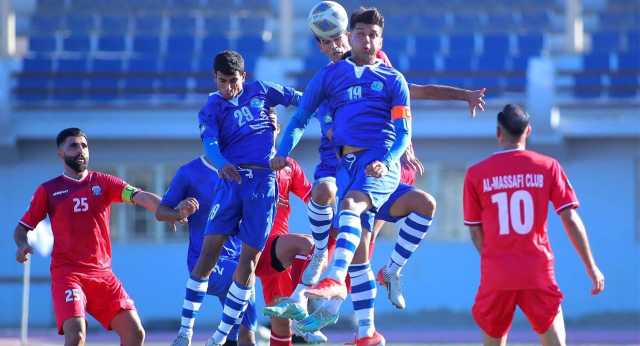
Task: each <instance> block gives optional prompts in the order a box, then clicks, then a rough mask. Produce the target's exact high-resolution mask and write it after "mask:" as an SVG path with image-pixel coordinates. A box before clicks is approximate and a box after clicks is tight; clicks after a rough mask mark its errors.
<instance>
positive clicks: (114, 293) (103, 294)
mask: <svg viewBox="0 0 640 346" xmlns="http://www.w3.org/2000/svg"><path fill="white" fill-rule="evenodd" d="M51 295H52V297H53V310H54V313H55V315H56V324H57V326H58V333H59V334H61V335H62V334H63V331H62V325H63V323H64V321H66V320H68V319H69V318H72V317H83V318H84V317H85V316H86V313H87V312H88V313H89V314H91V316H93V317H95V319H96V320H98V322H100V324H102V326H103V327H104V328H105V329H107V330H111V320H113V318H114V317H116V315H117V314H118V313H120V311H125V310H135V305H134V304H133V300H131V298H129V295H128V294H127V292H126V291H125V290H124V287H123V286H122V283H121V282H120V280H118V278H117V277H116V276H115V274H113V273H112V272H106V273H104V274H80V273H74V274H66V275H57V276H52V278H51Z"/></svg>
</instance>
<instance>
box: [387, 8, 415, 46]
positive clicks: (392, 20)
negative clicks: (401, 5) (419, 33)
mask: <svg viewBox="0 0 640 346" xmlns="http://www.w3.org/2000/svg"><path fill="white" fill-rule="evenodd" d="M415 21H416V18H415V16H407V15H405V14H401V15H394V14H390V15H388V16H384V26H385V27H386V28H393V31H392V32H389V33H390V34H393V35H400V36H405V37H406V35H408V34H411V33H413V32H414V31H415V30H416V26H417V25H415V24H414V23H415ZM387 38H388V37H387V36H386V35H385V38H384V39H385V45H386V43H387Z"/></svg>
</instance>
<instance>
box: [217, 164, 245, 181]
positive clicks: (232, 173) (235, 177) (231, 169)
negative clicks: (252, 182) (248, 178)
mask: <svg viewBox="0 0 640 346" xmlns="http://www.w3.org/2000/svg"><path fill="white" fill-rule="evenodd" d="M218 175H219V176H220V178H222V179H225V180H229V181H235V182H236V183H238V184H240V183H241V182H242V179H241V178H240V173H238V169H236V167H235V166H234V165H232V164H230V163H229V164H226V165H224V167H222V169H220V170H219V171H218Z"/></svg>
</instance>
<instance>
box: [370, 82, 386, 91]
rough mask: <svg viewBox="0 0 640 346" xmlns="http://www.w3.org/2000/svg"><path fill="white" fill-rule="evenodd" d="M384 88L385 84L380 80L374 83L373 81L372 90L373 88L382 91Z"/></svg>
mask: <svg viewBox="0 0 640 346" xmlns="http://www.w3.org/2000/svg"><path fill="white" fill-rule="evenodd" d="M383 88H384V85H383V84H382V82H381V81H379V80H377V81H374V82H373V83H371V90H373V91H382V89H383Z"/></svg>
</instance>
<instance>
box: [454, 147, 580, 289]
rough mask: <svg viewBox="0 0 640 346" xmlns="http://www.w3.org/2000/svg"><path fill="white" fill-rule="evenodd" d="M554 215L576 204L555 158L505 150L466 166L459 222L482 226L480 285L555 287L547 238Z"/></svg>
mask: <svg viewBox="0 0 640 346" xmlns="http://www.w3.org/2000/svg"><path fill="white" fill-rule="evenodd" d="M549 201H551V203H553V206H554V208H555V210H556V212H560V211H561V210H563V209H565V208H577V207H578V200H577V198H576V195H575V193H574V191H573V188H572V187H571V184H570V183H569V180H568V179H567V176H566V174H565V173H564V171H563V169H562V167H561V166H560V164H559V163H558V161H556V160H555V159H553V158H551V157H548V156H544V155H542V154H538V153H536V152H533V151H527V150H507V151H502V152H498V153H496V154H494V155H492V156H490V157H489V158H487V159H485V160H483V161H481V162H479V163H477V164H475V165H473V166H471V167H470V168H469V169H468V171H467V174H466V176H465V181H464V222H465V224H466V225H482V235H483V242H482V249H481V279H480V286H481V287H485V288H488V289H533V288H546V287H549V286H550V285H557V283H556V281H555V275H554V269H553V252H552V251H551V245H550V244H549V237H548V234H547V214H548V204H549Z"/></svg>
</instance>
